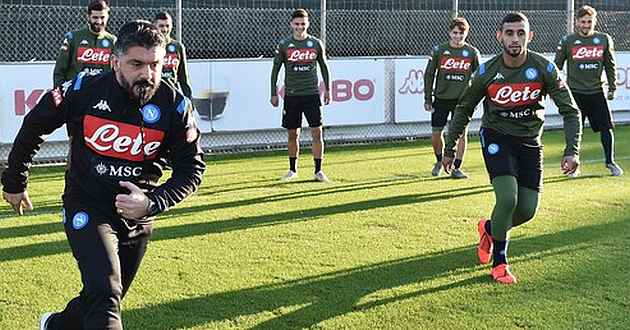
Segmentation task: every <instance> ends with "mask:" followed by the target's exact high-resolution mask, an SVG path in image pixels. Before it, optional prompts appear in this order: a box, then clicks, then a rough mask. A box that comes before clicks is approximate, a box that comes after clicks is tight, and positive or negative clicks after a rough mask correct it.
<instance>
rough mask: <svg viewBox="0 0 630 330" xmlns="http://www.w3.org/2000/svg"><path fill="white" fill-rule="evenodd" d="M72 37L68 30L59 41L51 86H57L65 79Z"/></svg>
mask: <svg viewBox="0 0 630 330" xmlns="http://www.w3.org/2000/svg"><path fill="white" fill-rule="evenodd" d="M73 38H74V35H73V33H72V32H68V33H67V34H66V37H65V38H64V39H63V42H62V43H61V47H60V48H59V55H57V61H56V62H55V69H54V70H53V86H59V85H61V83H62V82H64V81H65V80H66V73H67V72H68V70H69V69H70V60H71V59H70V57H71V55H72V53H73V52H74V49H73V47H74V46H73V45H74V43H73V40H74V39H73Z"/></svg>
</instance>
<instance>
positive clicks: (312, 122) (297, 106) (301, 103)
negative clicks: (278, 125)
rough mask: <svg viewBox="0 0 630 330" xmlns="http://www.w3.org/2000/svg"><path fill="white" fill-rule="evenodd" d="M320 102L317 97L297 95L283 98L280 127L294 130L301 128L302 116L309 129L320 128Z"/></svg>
mask: <svg viewBox="0 0 630 330" xmlns="http://www.w3.org/2000/svg"><path fill="white" fill-rule="evenodd" d="M321 106H322V102H321V100H320V99H319V95H303V96H302V95H299V96H288V95H287V96H285V97H284V111H283V112H282V127H284V128H286V129H296V128H300V127H302V114H304V117H306V121H307V122H308V126H309V127H319V126H322V108H321Z"/></svg>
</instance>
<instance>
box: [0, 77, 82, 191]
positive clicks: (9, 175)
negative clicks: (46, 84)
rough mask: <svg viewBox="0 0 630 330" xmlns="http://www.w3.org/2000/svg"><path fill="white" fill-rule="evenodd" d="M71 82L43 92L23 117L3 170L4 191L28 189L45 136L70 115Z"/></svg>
mask: <svg viewBox="0 0 630 330" xmlns="http://www.w3.org/2000/svg"><path fill="white" fill-rule="evenodd" d="M70 84H71V82H67V83H66V84H64V85H63V86H57V87H55V88H54V89H53V90H51V91H49V92H48V93H46V94H44V96H43V97H42V98H41V100H40V101H39V102H38V103H37V105H36V106H35V107H34V108H33V109H32V110H31V111H29V113H28V114H27V115H26V117H24V121H23V122H22V126H21V127H20V130H19V131H18V134H17V136H16V137H15V140H14V141H13V146H12V148H11V152H10V153H9V159H8V167H7V168H6V169H5V170H4V172H3V173H2V186H3V190H4V191H5V192H8V193H21V192H24V191H25V190H26V186H27V184H28V174H29V169H30V167H31V163H32V162H33V157H35V154H36V153H37V151H39V148H40V146H41V144H42V143H43V142H44V137H45V136H46V135H48V134H50V133H52V132H54V131H55V130H56V129H57V128H59V127H61V126H62V125H63V124H64V123H65V122H66V121H67V119H68V118H69V116H70V108H71V107H70V105H69V104H70V102H71V101H70V97H69V96H68V94H69V92H68V89H70V88H71V86H70Z"/></svg>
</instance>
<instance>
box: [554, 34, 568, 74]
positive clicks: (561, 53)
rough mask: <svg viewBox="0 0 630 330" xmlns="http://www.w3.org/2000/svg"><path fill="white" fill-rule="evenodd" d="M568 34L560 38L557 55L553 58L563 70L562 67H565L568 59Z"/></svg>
mask: <svg viewBox="0 0 630 330" xmlns="http://www.w3.org/2000/svg"><path fill="white" fill-rule="evenodd" d="M566 38H567V37H566V36H565V37H563V38H562V39H560V42H559V43H558V47H557V48H556V57H555V58H554V59H553V62H554V63H556V66H557V67H558V68H559V69H560V70H562V68H563V67H564V62H565V61H566V60H567V55H566V54H567V53H566V45H565V42H564V41H565V40H566Z"/></svg>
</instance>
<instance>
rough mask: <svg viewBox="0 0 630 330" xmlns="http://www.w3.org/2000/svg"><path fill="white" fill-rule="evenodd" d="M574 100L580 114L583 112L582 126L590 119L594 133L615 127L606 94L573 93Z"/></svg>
mask: <svg viewBox="0 0 630 330" xmlns="http://www.w3.org/2000/svg"><path fill="white" fill-rule="evenodd" d="M573 98H574V99H575V103H577V106H578V108H580V112H582V124H584V120H585V119H586V118H588V122H589V123H590V124H591V129H592V130H593V132H601V131H604V130H608V129H611V128H613V127H615V126H614V124H613V121H612V114H611V113H610V109H609V108H608V102H607V101H606V97H605V96H604V92H599V93H596V94H580V93H575V92H573Z"/></svg>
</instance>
